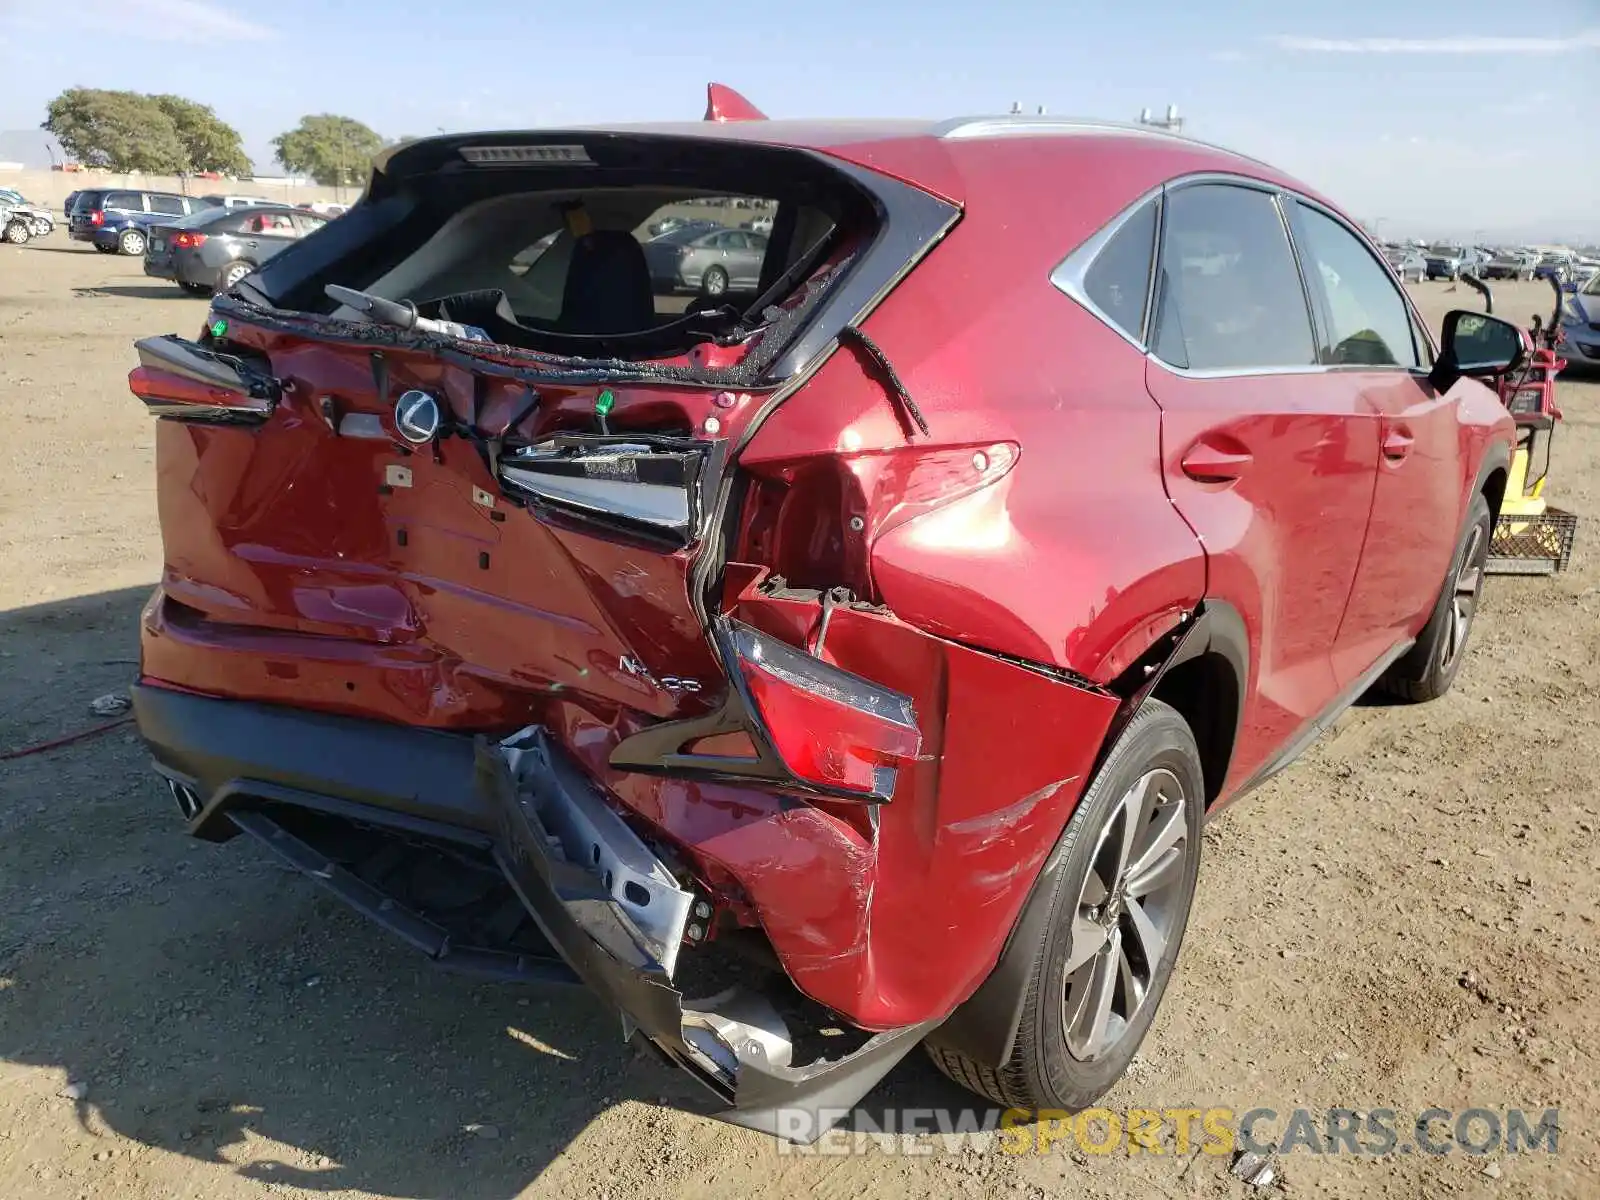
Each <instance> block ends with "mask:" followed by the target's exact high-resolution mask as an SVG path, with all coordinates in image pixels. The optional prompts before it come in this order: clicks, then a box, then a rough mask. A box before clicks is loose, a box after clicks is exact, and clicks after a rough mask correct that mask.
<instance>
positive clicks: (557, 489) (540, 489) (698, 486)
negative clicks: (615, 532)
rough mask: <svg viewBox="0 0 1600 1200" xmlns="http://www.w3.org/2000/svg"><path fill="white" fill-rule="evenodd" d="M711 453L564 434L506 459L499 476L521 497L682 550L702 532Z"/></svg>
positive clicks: (655, 441)
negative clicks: (702, 516)
mask: <svg viewBox="0 0 1600 1200" xmlns="http://www.w3.org/2000/svg"><path fill="white" fill-rule="evenodd" d="M713 454H715V457H716V458H717V459H720V458H721V453H720V449H719V448H718V447H717V445H716V444H715V443H709V442H696V441H692V440H690V439H687V438H649V437H628V436H625V435H619V436H604V435H602V436H598V437H595V436H582V435H566V436H560V437H556V438H553V439H551V440H550V441H546V442H540V443H538V444H537V445H533V446H524V447H522V448H521V449H519V450H516V451H513V452H511V453H509V454H506V455H504V456H503V457H501V458H500V459H499V463H498V474H499V478H500V482H501V483H502V484H503V485H504V486H505V488H506V489H507V491H508V493H509V494H510V495H512V496H513V497H515V498H521V499H525V500H528V501H530V502H532V503H535V504H541V505H549V506H550V507H552V508H555V509H558V510H561V511H563V512H566V513H568V514H571V515H573V516H577V517H580V518H586V519H591V520H598V521H600V522H601V523H603V524H605V525H607V526H609V527H612V528H617V529H620V530H623V531H625V532H634V533H640V534H644V535H646V536H649V537H653V538H656V539H659V540H662V541H665V542H667V543H669V544H671V545H673V546H680V547H681V546H687V545H689V544H690V543H691V542H693V541H694V540H695V539H696V537H697V536H698V534H699V530H700V522H701V514H702V513H703V512H704V510H705V497H704V495H703V492H704V488H705V484H706V480H707V477H708V476H709V475H710V474H712V473H713V471H711V470H708V468H711V467H714V466H715V464H714V463H711V462H710V460H711V458H712V456H713Z"/></svg>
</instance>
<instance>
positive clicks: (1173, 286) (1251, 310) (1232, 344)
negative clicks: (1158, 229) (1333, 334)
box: [1154, 184, 1317, 373]
mask: <svg viewBox="0 0 1600 1200" xmlns="http://www.w3.org/2000/svg"><path fill="white" fill-rule="evenodd" d="M1164 203H1165V208H1166V217H1165V224H1164V230H1163V234H1162V244H1161V271H1160V287H1161V292H1160V302H1159V305H1158V310H1157V321H1156V336H1155V345H1154V349H1155V353H1156V356H1157V357H1158V358H1160V359H1161V360H1162V361H1163V362H1167V363H1170V364H1172V365H1173V366H1175V367H1184V368H1187V369H1189V370H1194V371H1236V372H1240V373H1245V372H1249V371H1252V370H1262V369H1269V368H1274V367H1309V366H1314V365H1316V363H1317V352H1316V345H1315V338H1314V337H1313V335H1312V332H1311V312H1310V310H1309V309H1308V308H1307V307H1306V298H1305V291H1304V289H1303V288H1302V287H1301V284H1300V272H1299V270H1298V269H1297V268H1296V266H1295V261H1294V253H1293V251H1292V250H1291V249H1290V246H1289V235H1288V231H1287V230H1286V229H1285V228H1284V225H1283V219H1282V217H1281V216H1280V215H1279V212H1278V206H1277V204H1276V202H1275V201H1274V200H1273V198H1272V197H1271V196H1270V195H1268V194H1267V193H1266V192H1262V191H1257V190H1256V189H1254V188H1246V187H1233V186H1228V185H1223V184H1201V185H1197V186H1193V187H1185V188H1179V189H1177V190H1176V191H1173V192H1171V193H1169V194H1168V196H1167V198H1166V200H1165V202H1164Z"/></svg>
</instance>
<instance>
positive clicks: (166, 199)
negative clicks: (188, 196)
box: [150, 195, 188, 217]
mask: <svg viewBox="0 0 1600 1200" xmlns="http://www.w3.org/2000/svg"><path fill="white" fill-rule="evenodd" d="M150 211H151V212H154V213H166V214H167V215H168V216H172V217H180V216H182V215H183V214H184V213H186V212H187V211H188V209H187V208H186V207H184V203H183V197H182V196H157V195H152V196H151V197H150Z"/></svg>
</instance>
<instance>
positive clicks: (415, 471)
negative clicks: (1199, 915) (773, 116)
mask: <svg viewBox="0 0 1600 1200" xmlns="http://www.w3.org/2000/svg"><path fill="white" fill-rule="evenodd" d="M715 107H716V105H715V104H713V108H715ZM721 115H723V116H726V115H728V113H727V112H723V113H722V114H721ZM742 115H743V116H745V117H747V118H753V117H755V116H756V114H753V113H749V112H746V113H743V114H742ZM697 222H698V223H700V224H699V225H695V223H697ZM757 222H759V225H758V224H757ZM691 225H693V226H694V227H695V228H696V229H697V232H696V235H695V237H694V238H692V239H690V238H685V237H682V236H679V237H676V238H672V236H671V233H670V231H671V230H673V229H681V228H683V227H685V226H691ZM652 228H655V229H656V230H662V229H666V230H667V231H668V232H665V233H658V234H657V239H660V238H667V239H668V240H667V241H666V242H664V243H663V242H659V241H653V240H652V239H651V235H650V233H649V231H650V230H651V229H652ZM757 228H759V229H761V230H763V232H761V233H757V232H755V229H757ZM718 230H720V231H721V232H720V233H719V232H718ZM724 234H725V235H727V236H723V235H724ZM690 253H693V254H694V255H696V256H697V259H696V264H695V265H694V266H693V269H692V270H691V269H689V268H687V267H684V266H683V264H684V263H685V262H686V261H687V259H686V258H685V257H684V256H685V255H687V254H690ZM718 255H722V256H723V257H717V256H718ZM660 263H666V264H667V265H666V266H665V267H661V266H660V265H659V264H660ZM673 264H677V265H678V268H679V269H676V270H675V269H674V267H673ZM713 268H716V269H715V270H714V269H713ZM686 274H688V275H691V276H693V275H698V277H699V278H701V279H702V280H704V281H705V286H703V287H702V288H701V290H700V292H699V293H698V294H695V295H685V294H684V291H683V288H682V280H683V279H684V278H685V275H686ZM661 280H665V281H666V282H665V283H664V284H663V283H661V282H660V281H661ZM653 281H655V282H653ZM691 281H692V280H691ZM138 350H139V357H140V365H139V366H138V368H137V369H135V370H134V372H133V374H132V377H131V385H132V388H133V391H134V392H135V394H136V395H137V396H138V397H139V398H140V399H142V400H143V401H144V402H145V403H146V404H147V405H148V406H149V408H150V410H151V411H152V413H154V414H155V415H156V416H157V417H158V418H159V421H158V423H157V431H158V432H157V461H158V475H159V479H158V486H159V498H160V514H161V526H162V534H163V542H164V547H165V568H164V573H163V576H162V580H161V584H160V587H159V589H158V590H157V591H156V593H155V595H154V596H153V597H152V599H151V601H150V603H149V605H148V607H147V608H146V610H145V612H144V614H143V618H142V620H143V630H142V666H141V679H140V682H139V685H138V687H137V690H136V708H137V714H138V721H139V727H140V730H141V732H142V734H143V737H144V739H145V740H146V741H147V742H148V744H149V748H150V751H151V753H152V755H153V757H154V760H155V766H156V769H157V770H158V771H159V772H160V774H161V775H162V776H163V777H164V778H165V780H166V782H167V784H168V785H169V786H170V789H171V792H172V794H173V796H174V798H175V799H176V800H177V803H178V806H179V808H180V809H181V810H182V814H183V817H184V818H185V820H186V821H187V823H188V828H189V831H190V832H191V833H193V834H194V835H196V836H198V837H201V838H206V839H210V840H214V841H221V840H223V839H225V838H229V837H231V836H233V835H234V834H236V833H238V832H241V831H243V832H245V833H248V834H251V835H253V836H254V837H255V838H257V839H259V840H261V841H262V842H264V843H265V844H266V845H267V846H269V847H271V848H272V849H273V850H275V851H276V852H277V853H278V854H280V855H282V856H283V857H284V858H285V859H287V860H288V862H290V863H292V864H294V865H295V866H296V867H299V868H301V869H303V870H304V871H305V872H306V873H307V874H308V875H310V876H312V877H313V878H314V879H316V880H317V881H318V882H319V883H321V884H322V885H324V886H325V887H328V888H330V889H332V890H333V891H334V892H335V893H337V894H338V895H339V896H341V897H342V898H343V899H345V900H346V901H348V902H349V903H351V904H352V905H354V906H355V907H356V908H358V909H359V910H361V911H362V912H363V913H365V914H366V915H368V916H369V917H371V918H372V919H374V920H375V921H376V922H378V923H379V924H381V925H383V926H385V927H387V928H388V929H390V930H391V931H392V932H394V933H395V934H398V935H399V936H400V937H401V938H403V939H404V940H405V941H407V942H409V943H411V944H412V945H413V946H415V947H416V948H418V949H420V950H422V951H423V952H424V953H425V954H427V955H429V956H431V957H432V958H434V959H436V960H438V961H439V962H440V963H441V964H442V965H445V966H450V967H456V968H459V969H462V970H467V971H475V972H481V973H486V974H488V975H491V976H495V977H498V978H502V979H507V980H515V981H528V982H533V983H554V982H573V981H577V982H581V983H582V984H584V985H586V986H587V987H588V988H589V989H591V990H592V991H593V992H594V993H596V994H597V995H598V997H599V998H600V1001H601V1002H602V1003H604V1004H606V1005H609V1006H614V1007H615V1008H617V1009H620V1010H621V1012H622V1013H623V1014H624V1017H625V1022H624V1023H625V1026H627V1027H629V1028H632V1029H633V1030H635V1032H636V1036H638V1037H640V1038H642V1039H644V1040H645V1041H646V1042H648V1044H649V1045H651V1046H653V1047H655V1048H656V1049H657V1050H658V1051H659V1052H660V1053H661V1054H662V1055H663V1056H664V1057H665V1058H666V1059H668V1060H670V1061H671V1062H673V1063H675V1064H677V1065H678V1066H680V1067H682V1068H684V1069H685V1070H687V1071H689V1072H690V1073H692V1074H693V1075H694V1076H695V1077H696V1078H698V1079H699V1080H700V1081H702V1082H703V1083H704V1084H705V1085H706V1086H707V1087H708V1088H709V1089H711V1091H712V1092H713V1093H714V1094H715V1097H716V1101H715V1103H716V1104H717V1106H718V1107H719V1108H720V1109H722V1110H725V1112H724V1115H725V1116H727V1117H728V1118H729V1119H731V1120H734V1121H737V1122H739V1123H742V1124H746V1125H749V1126H752V1127H756V1128H765V1129H771V1130H775V1131H778V1132H783V1133H789V1134H794V1133H795V1131H796V1130H797V1129H801V1130H805V1131H806V1136H809V1135H810V1134H813V1133H816V1132H819V1131H820V1123H816V1122H812V1123H809V1124H808V1123H806V1122H803V1121H802V1122H800V1123H798V1124H797V1123H795V1122H794V1121H793V1120H792V1119H791V1118H790V1116H789V1114H793V1113H801V1114H805V1113H816V1112H820V1111H822V1110H824V1109H827V1110H837V1109H840V1108H842V1107H847V1106H848V1105H850V1104H851V1103H853V1102H854V1101H855V1100H856V1099H858V1098H859V1097H860V1096H861V1095H862V1094H863V1093H864V1092H865V1091H866V1090H867V1089H868V1088H869V1087H870V1086H872V1084H873V1083H874V1082H875V1081H876V1080H877V1079H879V1078H880V1077H881V1076H882V1075H883V1074H884V1073H885V1072H887V1071H888V1070H889V1069H890V1068H891V1067H892V1066H893V1065H894V1063H895V1062H896V1061H898V1060H899V1059H900V1058H901V1057H902V1056H903V1055H904V1054H906V1053H907V1052H908V1051H909V1050H910V1049H911V1048H912V1047H914V1046H915V1045H916V1044H917V1043H918V1042H925V1043H926V1044H927V1046H928V1047H929V1049H930V1050H931V1052H932V1054H933V1057H934V1059H935V1060H936V1061H937V1062H938V1064H939V1065H940V1066H941V1068H942V1069H943V1070H944V1071H946V1072H947V1073H948V1074H949V1075H950V1076H952V1077H953V1078H954V1079H956V1080H958V1081H960V1082H962V1083H964V1084H967V1085H969V1086H970V1087H972V1088H974V1089H976V1090H977V1091H979V1092H981V1093H983V1094H985V1095H986V1096H989V1097H991V1098H992V1099H993V1100H995V1101H996V1102H998V1103H1002V1104H1007V1105H1021V1106H1028V1107H1046V1106H1048V1107H1069V1108H1070V1107H1078V1106H1081V1105H1083V1104H1086V1103H1088V1102H1089V1101H1091V1100H1092V1099H1093V1098H1094V1097H1096V1096H1098V1095H1099V1094H1100V1093H1102V1092H1103V1091H1104V1090H1105V1089H1106V1088H1108V1087H1109V1086H1110V1085H1111V1084H1112V1083H1113V1082H1114V1081H1115V1080H1116V1079H1117V1078H1118V1077H1119V1075H1120V1074H1121V1073H1122V1071H1123V1070H1124V1068H1125V1067H1126V1065H1127V1063H1128V1061H1129V1059H1130V1058H1131V1057H1132V1055H1133V1053H1134V1051H1135V1049H1136V1048H1137V1047H1138V1045H1139V1043H1140V1040H1141V1039H1142V1038H1143V1037H1144V1036H1145V1032H1146V1030H1147V1029H1148V1028H1149V1026H1150V1022H1151V1020H1152V1018H1153V1016H1154V1014H1155V1011H1156V1006H1157V1004H1158V1003H1159V1001H1160V999H1161V996H1162V993H1163V991H1164V990H1165V988H1166V985H1167V981H1168V979H1169V977H1170V975H1171V972H1172V969H1173V963H1174V960H1175V959H1176V957H1177V954H1178V948H1179V943H1180V941H1181V940H1182V937H1183V934H1184V928H1185V924H1186V922H1187V919H1188V915H1189V910H1190V903H1191V899H1192V897H1193V895H1194V890H1195V881H1196V874H1197V871H1198V869H1199V865H1200V844H1201V824H1202V822H1203V821H1204V820H1205V818H1206V817H1207V815H1208V814H1210V813H1212V812H1215V811H1216V810H1217V809H1218V807H1219V806H1220V805H1222V804H1225V803H1227V802H1228V801H1230V800H1232V799H1233V798H1235V797H1237V796H1239V795H1241V794H1243V793H1245V792H1247V791H1248V790H1250V789H1251V788H1252V787H1254V786H1255V785H1257V784H1259V783H1260V782H1261V781H1262V780H1264V779H1266V778H1267V777H1268V776H1270V775H1271V774H1272V773H1273V772H1275V771H1277V770H1279V769H1280V768H1282V767H1283V766H1284V765H1285V764H1287V763H1288V762H1290V761H1291V760H1292V759H1293V758H1294V757H1295V755H1296V754H1297V753H1298V752H1299V751H1300V750H1301V749H1302V748H1304V747H1305V746H1306V745H1307V744H1308V743H1309V742H1310V741H1311V740H1312V739H1313V738H1314V737H1315V736H1316V735H1317V734H1318V733H1319V732H1320V731H1321V730H1322V729H1324V728H1326V726H1327V725H1328V724H1329V722H1330V721H1331V720H1332V719H1333V718H1334V716H1335V715H1336V714H1338V713H1339V712H1340V711H1341V710H1342V709H1343V708H1344V707H1345V706H1347V705H1348V704H1350V703H1351V702H1352V700H1354V699H1355V698H1356V697H1359V696H1360V695H1361V694H1362V693H1363V692H1365V691H1367V690H1368V689H1369V688H1372V687H1373V686H1374V685H1377V686H1380V687H1383V688H1385V689H1387V690H1388V691H1390V692H1392V693H1394V694H1396V695H1398V696H1400V697H1403V698H1405V699H1410V700H1422V699H1427V698H1430V697H1433V696H1437V695H1439V694H1440V693H1442V692H1443V691H1444V690H1445V689H1446V688H1448V687H1449V686H1450V683H1451V680H1452V678H1453V677H1454V675H1455V673H1456V671H1457V669H1458V667H1459V666H1460V664H1461V661H1462V654H1463V647H1464V645H1465V641H1466V637H1467V633H1468V629H1469V627H1470V624H1471V621H1472V618H1473V613H1474V609H1475V607H1476V604H1477V601H1478V598H1479V595H1480V589H1481V585H1482V581H1483V575H1484V566H1485V555H1486V553H1487V549H1488V538H1489V532H1490V524H1491V521H1492V519H1493V515H1494V513H1495V510H1496V508H1497V505H1498V503H1499V499H1500V494H1501V488H1502V487H1503V484H1504V479H1505V474H1506V464H1507V458H1508V449H1509V446H1510V443H1511V425H1510V422H1509V420H1508V418H1507V416H1506V414H1505V413H1504V411H1503V409H1502V408H1501V406H1500V405H1499V403H1498V402H1497V401H1496V399H1495V396H1494V394H1493V393H1492V392H1490V391H1489V390H1488V389H1487V388H1485V387H1484V386H1483V385H1482V384H1481V383H1479V382H1478V381H1477V380H1476V378H1474V377H1478V376H1487V375H1492V374H1494V373H1495V372H1497V371H1500V370H1503V369H1505V368H1506V367H1507V366H1509V365H1510V364H1511V363H1512V362H1513V361H1514V360H1515V359H1517V358H1518V357H1519V355H1520V353H1521V351H1520V341H1519V335H1518V333H1517V331H1516V330H1515V328H1514V327H1512V326H1511V325H1509V324H1506V323H1504V322H1500V321H1498V320H1496V319H1494V318H1491V317H1485V316H1483V315H1482V314H1478V313H1471V314H1468V313H1458V314H1453V315H1452V317H1451V319H1450V320H1449V321H1447V323H1446V326H1445V332H1444V338H1443V343H1442V346H1441V347H1440V348H1439V349H1438V350H1437V353H1436V350H1435V346H1434V344H1433V342H1432V340H1431V338H1430V335H1429V332H1428V331H1427V329H1426V328H1425V327H1424V325H1423V323H1422V321H1421V320H1420V319H1419V318H1418V316H1417V314H1416V312H1415V311H1414V309H1413V308H1412V306H1411V305H1410V303H1409V302H1408V300H1407V298H1406V295H1405V293H1404V291H1403V290H1402V289H1401V287H1400V284H1399V282H1398V281H1397V280H1396V278H1395V276H1394V274H1393V272H1392V271H1391V270H1390V269H1389V267H1388V266H1387V265H1386V264H1385V262H1384V259H1383V256H1382V255H1381V254H1380V253H1379V252H1378V251H1377V250H1376V249H1375V248H1374V247H1373V245H1372V244H1371V243H1370V242H1369V241H1368V240H1367V238H1366V237H1365V236H1364V235H1363V234H1362V233H1361V232H1360V231H1359V230H1358V229H1357V228H1356V226H1355V225H1354V224H1352V223H1351V222H1350V221H1348V220H1347V219H1346V218H1345V217H1343V216H1342V215H1340V213H1339V212H1338V210H1337V209H1335V208H1333V207H1332V206H1331V205H1330V204H1329V203H1328V202H1327V201H1325V200H1322V199H1320V198H1319V197H1317V196H1316V195H1315V194H1313V193H1312V192H1310V191H1308V190H1307V189H1306V188H1304V187H1302V186H1301V185H1299V184H1297V183H1295V182H1294V181H1292V180H1290V179H1288V178H1286V177H1284V176H1283V175H1281V174H1279V173H1277V172H1276V171H1274V170H1272V169H1270V168H1268V167H1266V166H1263V165H1262V164H1260V163H1257V162H1254V161H1251V160H1249V159H1245V158H1241V157H1238V156H1236V155H1233V154H1230V153H1226V152H1223V151H1220V150H1217V149H1213V148H1210V147H1206V146H1203V145H1200V144H1196V143H1194V142H1190V141H1187V140H1183V139H1180V138H1176V137H1172V136H1169V135H1166V134H1161V133H1156V132H1154V131H1150V130H1143V129H1126V128H1120V127H1114V126H1107V125H1100V124H1092V123H1075V122H1070V121H1055V120H1045V119H1034V118H1009V119H1007V118H1000V119H984V120H972V121H958V122H946V123H904V122H900V123H876V124H875V123H862V122H849V123H802V122H787V121H767V120H763V119H743V120H713V121H709V122H706V123H699V124H693V123H691V124H680V125H662V126H640V127H632V128H626V129H614V130H613V129H579V130H562V131H555V132H530V133H515V134H504V133H497V134H484V135H479V136H469V135H451V136H446V137H438V138H431V139H427V140H424V141H419V142H415V143H411V144H408V145H405V146H402V147H399V148H397V149H394V150H392V151H390V152H389V153H388V154H387V156H386V157H385V158H384V159H383V160H381V161H380V162H379V163H378V165H377V166H376V168H375V170H374V173H373V175H372V178H371V182H370V184H369V187H368V190H367V192H366V194H365V195H364V197H363V198H362V200H361V202H360V203H359V204H357V205H356V206H355V207H354V208H352V209H351V211H350V212H349V213H348V214H347V215H345V216H343V217H342V218H341V219H340V220H338V221H335V222H332V223H330V224H329V225H328V226H327V227H326V228H325V229H323V230H321V231H319V232H318V233H316V234H314V235H312V236H310V237H307V238H305V239H304V240H303V241H301V242H299V243H297V244H296V245H294V246H293V247H291V248H289V249H287V250H285V251H284V252H283V253H282V254H280V255H278V256H277V257H275V258H274V259H273V260H272V261H271V262H270V263H267V264H264V265H263V266H262V267H261V269H259V270H258V271H256V273H254V274H253V275H251V276H249V277H248V278H247V279H245V280H244V281H243V282H241V283H239V284H238V285H236V286H235V287H234V288H233V289H232V290H231V291H230V292H229V293H228V294H225V295H219V296H218V297H216V299H215V300H214V301H213V305H212V309H211V312H210V314H209V317H208V325H207V327H206V330H205V331H204V333H203V334H202V335H201V336H200V337H199V338H197V339H195V340H188V339H185V338H182V337H177V336H168V337H159V338H152V339H148V340H146V341H143V342H141V343H139V347H138Z"/></svg>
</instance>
